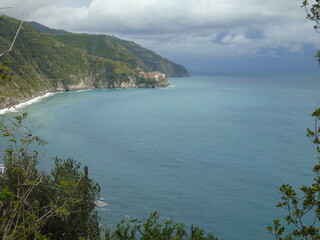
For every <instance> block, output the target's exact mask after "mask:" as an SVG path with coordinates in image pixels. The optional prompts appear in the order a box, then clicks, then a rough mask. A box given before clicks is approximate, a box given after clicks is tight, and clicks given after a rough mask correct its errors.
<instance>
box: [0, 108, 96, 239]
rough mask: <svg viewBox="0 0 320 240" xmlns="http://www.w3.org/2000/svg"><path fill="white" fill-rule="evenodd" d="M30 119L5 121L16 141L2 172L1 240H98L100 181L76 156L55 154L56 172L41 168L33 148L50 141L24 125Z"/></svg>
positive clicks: (0, 128)
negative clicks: (97, 180)
mask: <svg viewBox="0 0 320 240" xmlns="http://www.w3.org/2000/svg"><path fill="white" fill-rule="evenodd" d="M26 117H27V114H26V113H24V114H23V115H22V116H17V117H15V120H14V121H9V123H7V124H4V123H3V122H2V123H1V124H0V132H2V135H3V137H5V138H7V139H8V142H10V143H11V144H12V145H11V146H10V147H9V148H7V149H6V150H5V156H4V157H3V162H4V164H5V171H4V173H1V174H0V239H49V238H53V239H80V238H83V239H99V236H100V228H99V219H98V217H97V212H96V211H95V209H94V206H95V205H94V201H95V200H97V199H98V197H99V192H100V187H99V185H98V184H97V183H95V182H94V181H93V180H92V179H90V178H89V177H88V175H87V174H86V173H82V172H81V171H80V167H81V165H80V164H78V163H76V162H75V161H74V160H72V159H66V160H62V159H59V158H55V164H56V167H55V168H54V169H53V170H52V172H51V174H46V173H44V172H42V171H40V170H39V169H38V168H37V164H38V161H39V159H41V157H42V156H41V155H40V154H39V152H38V151H36V150H33V147H34V146H36V145H40V146H42V145H44V144H46V142H45V141H44V140H42V139H41V138H40V137H38V136H33V135H32V133H31V131H30V130H28V129H27V128H26V127H25V126H24V121H25V118H26Z"/></svg>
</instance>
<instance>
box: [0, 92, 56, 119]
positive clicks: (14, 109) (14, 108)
mask: <svg viewBox="0 0 320 240" xmlns="http://www.w3.org/2000/svg"><path fill="white" fill-rule="evenodd" d="M58 93H59V92H49V93H45V94H44V95H41V96H38V97H35V98H33V99H31V100H28V101H26V102H22V103H19V104H16V105H14V106H12V107H9V108H4V109H0V115H3V114H6V113H10V112H18V110H19V109H20V108H23V107H26V106H28V105H31V104H33V103H36V102H40V101H41V100H43V99H45V98H48V97H51V96H53V95H55V94H58Z"/></svg>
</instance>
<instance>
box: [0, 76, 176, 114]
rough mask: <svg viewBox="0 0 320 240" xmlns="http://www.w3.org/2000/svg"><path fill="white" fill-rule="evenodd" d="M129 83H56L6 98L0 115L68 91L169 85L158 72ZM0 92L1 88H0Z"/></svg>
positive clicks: (85, 80)
mask: <svg viewBox="0 0 320 240" xmlns="http://www.w3.org/2000/svg"><path fill="white" fill-rule="evenodd" d="M128 79H129V81H116V82H113V83H112V84H110V83H106V82H104V83H105V84H99V85H96V83H95V82H93V81H90V80H89V81H88V79H81V80H80V81H78V83H77V84H71V85H66V84H63V83H62V82H58V83H57V86H56V87H55V88H53V89H50V90H47V89H46V90H44V91H39V92H38V93H35V94H32V95H28V94H27V95H21V96H19V97H13V96H12V97H10V96H9V97H7V98H5V99H4V100H5V101H2V102H0V115H1V114H5V113H8V112H16V111H17V109H19V108H21V107H24V106H26V105H30V104H32V103H34V102H37V101H39V100H41V99H43V98H46V97H48V96H51V95H54V94H57V93H60V92H68V91H81V90H93V89H129V88H165V87H169V86H170V85H171V84H170V82H169V80H168V78H167V77H166V76H165V74H162V73H158V72H148V73H144V72H143V73H142V74H139V76H138V77H135V76H134V77H133V76H129V77H128ZM0 90H1V86H0Z"/></svg>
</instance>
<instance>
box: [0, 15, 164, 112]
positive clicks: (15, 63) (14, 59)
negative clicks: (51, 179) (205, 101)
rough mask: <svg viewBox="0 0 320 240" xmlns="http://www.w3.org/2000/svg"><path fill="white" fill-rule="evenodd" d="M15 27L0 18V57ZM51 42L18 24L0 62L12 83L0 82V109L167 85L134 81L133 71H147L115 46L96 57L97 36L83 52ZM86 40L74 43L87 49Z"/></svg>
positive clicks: (134, 73) (15, 24) (12, 21)
mask: <svg viewBox="0 0 320 240" xmlns="http://www.w3.org/2000/svg"><path fill="white" fill-rule="evenodd" d="M18 26H19V21H17V20H15V19H12V18H9V17H0V29H1V32H0V52H4V51H5V50H7V49H8V46H9V45H10V43H11V42H12V40H13V38H14V35H15V33H16V30H17V29H18ZM52 36H53V35H50V34H43V33H40V32H39V31H38V30H35V29H34V28H32V27H31V26H29V25H28V24H25V23H24V24H23V27H22V28H21V31H20V33H19V35H18V38H17V40H16V42H15V45H14V48H13V50H12V51H11V52H10V54H7V55H6V56H5V57H1V58H0V61H1V62H6V57H9V58H10V61H11V63H10V64H9V65H8V67H9V68H10V71H11V72H13V73H14V74H15V76H14V77H12V80H6V81H4V80H2V79H0V109H1V108H4V107H8V106H12V105H14V104H17V103H20V102H21V101H25V100H28V99H30V98H33V97H35V96H39V95H41V94H44V93H46V92H51V91H65V90H67V91H68V90H77V89H88V88H119V87H122V88H130V87H164V86H167V85H168V84H169V83H168V80H167V79H162V80H161V81H157V82H155V81H154V80H153V79H144V78H140V77H139V76H138V74H137V73H136V72H135V71H134V69H135V68H136V67H137V66H141V67H142V68H143V69H144V70H147V67H146V66H145V65H144V64H143V63H142V62H139V59H137V58H135V56H133V55H132V54H131V53H130V52H129V51H127V50H126V49H124V48H123V47H121V46H120V45H119V44H118V45H117V46H116V47H115V48H114V49H113V50H112V51H111V52H110V51H109V52H108V51H105V53H104V54H106V55H103V54H100V55H99V54H97V53H99V52H103V51H101V48H103V47H104V44H102V46H101V42H103V38H102V37H101V36H99V35H98V36H97V37H96V38H97V40H96V44H95V47H92V48H91V49H90V45H89V48H83V47H81V46H78V45H77V46H75V45H73V46H72V44H70V45H69V44H68V45H67V44H65V43H63V42H61V41H59V40H57V39H56V38H53V37H52ZM87 36H90V35H87ZM92 37H94V36H92ZM86 38H87V37H85V38H83V37H82V35H77V37H76V39H85V41H82V44H86V43H89V40H87V39H86ZM76 42H78V40H77V41H76ZM75 47H77V48H75ZM99 49H100V50H99ZM89 50H90V51H89ZM90 53H92V55H90ZM106 56H109V57H108V58H107V57H106ZM139 64H140V65H139Z"/></svg>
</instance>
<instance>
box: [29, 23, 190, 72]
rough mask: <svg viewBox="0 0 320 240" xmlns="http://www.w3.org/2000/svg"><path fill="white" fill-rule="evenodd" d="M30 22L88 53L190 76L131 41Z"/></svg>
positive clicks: (174, 64)
mask: <svg viewBox="0 0 320 240" xmlns="http://www.w3.org/2000/svg"><path fill="white" fill-rule="evenodd" d="M31 25H32V26H33V27H34V28H36V29H37V30H38V31H40V32H44V33H52V37H53V38H55V39H57V40H59V41H61V42H63V43H64V44H66V45H68V46H71V47H76V48H81V49H84V50H85V51H86V53H88V54H90V55H94V56H99V57H104V58H107V59H112V60H119V61H123V62H126V63H127V64H129V65H130V66H131V67H133V68H137V67H138V68H141V69H143V70H145V71H147V70H151V71H158V72H162V73H165V74H166V75H167V76H169V77H188V76H190V73H189V72H188V71H187V70H186V69H185V68H184V67H183V66H181V65H178V64H176V63H173V62H172V61H170V60H168V59H166V58H163V57H161V56H159V55H158V54H156V53H154V52H153V51H151V50H149V49H146V48H144V47H141V46H140V45H138V44H136V43H134V42H131V41H126V40H121V39H119V38H116V37H113V36H109V35H93V34H73V33H61V32H59V31H61V30H55V29H50V28H47V27H45V26H43V25H41V24H39V23H37V24H34V23H32V24H31Z"/></svg>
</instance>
